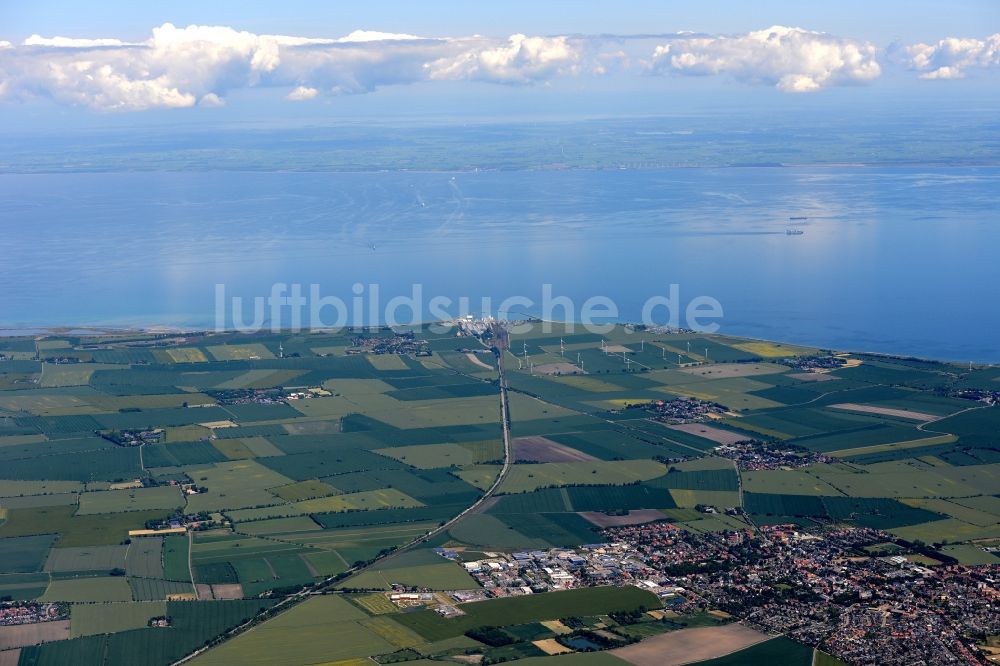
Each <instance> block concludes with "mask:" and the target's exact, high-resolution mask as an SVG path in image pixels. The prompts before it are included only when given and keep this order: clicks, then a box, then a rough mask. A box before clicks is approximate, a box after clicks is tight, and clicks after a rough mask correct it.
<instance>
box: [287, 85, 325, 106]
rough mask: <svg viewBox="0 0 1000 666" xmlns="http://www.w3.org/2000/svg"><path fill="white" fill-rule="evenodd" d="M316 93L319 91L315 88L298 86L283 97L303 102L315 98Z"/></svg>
mask: <svg viewBox="0 0 1000 666" xmlns="http://www.w3.org/2000/svg"><path fill="white" fill-rule="evenodd" d="M317 95H319V91H318V90H316V89H315V88H309V87H307V86H299V87H298V88H296V89H295V90H293V91H292V92H290V93H288V96H287V97H286V98H285V99H289V100H291V101H293V102H305V101H306V100H310V99H315V98H316V96H317Z"/></svg>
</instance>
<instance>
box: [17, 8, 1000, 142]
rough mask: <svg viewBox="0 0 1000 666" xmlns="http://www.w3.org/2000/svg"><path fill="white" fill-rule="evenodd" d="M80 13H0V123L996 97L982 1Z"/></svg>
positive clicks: (999, 78)
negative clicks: (108, 118) (109, 118)
mask: <svg viewBox="0 0 1000 666" xmlns="http://www.w3.org/2000/svg"><path fill="white" fill-rule="evenodd" d="M94 7H95V6H94V5H93V4H89V3H79V2H71V1H69V0H58V1H47V2H46V1H40V2H35V3H3V4H2V5H0V121H4V122H6V123H7V124H8V125H9V126H12V127H18V126H32V125H44V124H45V123H61V122H68V123H70V124H72V123H74V122H76V123H78V122H91V121H95V119H101V118H105V117H106V116H107V115H109V114H110V115H113V116H116V117H119V118H120V117H122V116H129V117H131V118H132V120H129V121H123V120H116V121H114V122H137V118H138V117H140V116H142V117H144V122H148V121H149V120H151V119H154V118H161V117H162V118H170V117H173V118H174V119H175V120H178V121H181V122H187V121H189V120H197V119H205V118H212V119H230V120H233V119H276V118H277V119H281V118H290V119H295V118H316V117H326V116H330V115H333V116H342V117H368V116H395V115H406V114H423V113H426V114H431V115H448V114H449V113H458V114H462V113H468V114H474V115H490V114H491V113H493V114H497V115H509V114H520V115H532V114H541V115H558V114H560V113H563V114H582V115H587V114H593V115H601V114H617V113H627V112H632V113H670V112H673V111H680V110H683V109H690V108H695V107H702V108H703V107H706V106H708V107H711V106H713V105H726V106H735V107H738V106H740V105H748V106H768V105H773V106H776V107H781V108H795V107H803V108H811V107H820V106H822V105H824V104H825V105H849V106H854V107H857V106H858V105H861V106H873V105H874V106H878V105H880V104H885V103H898V104H903V103H904V102H905V104H907V105H910V106H913V107H919V106H920V105H921V104H926V105H928V107H936V106H939V105H941V104H942V103H945V102H949V101H950V102H953V103H955V104H964V103H968V102H969V101H972V102H975V101H981V102H983V103H987V102H988V103H994V102H995V101H996V100H997V97H998V95H997V90H998V88H1000V86H998V85H997V84H998V83H1000V74H998V72H1000V3H998V2H995V1H992V0H966V1H964V2H961V1H958V2H949V3H947V4H945V3H941V2H931V1H929V0H910V1H908V2H873V1H871V0H867V1H865V2H861V1H858V0H841V1H839V2H823V3H819V2H803V1H801V0H800V1H798V2H792V1H786V2H746V1H742V2H735V1H716V2H698V3H695V2H652V1H648V0H646V1H627V0H625V1H619V2H614V3H609V2H579V1H576V2H567V1H556V2H538V1H537V0H536V1H535V2H525V1H522V0H512V1H508V2H504V3H470V2H413V1H402V0H395V1H385V2H379V1H376V0H372V1H369V2H328V3H318V2H306V1H303V0H285V1H283V2H280V3H276V2H267V3H263V2H246V1H243V2H236V1H233V0H216V1H214V2H204V0H202V1H200V2H194V1H191V0H180V1H172V2H168V3H145V2H134V1H133V2H125V1H121V0H109V1H106V2H103V3H101V4H100V5H99V7H100V10H99V11H95V9H94ZM194 26H202V27H201V28H197V27H194ZM787 28H801V29H802V30H788V29H787ZM358 31H362V32H358ZM690 33H696V34H690ZM57 37H59V38H67V39H61V40H60V39H55V38H57ZM810 98H812V99H810ZM171 114H173V116H171ZM96 122H107V120H96Z"/></svg>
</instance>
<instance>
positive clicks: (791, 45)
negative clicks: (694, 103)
mask: <svg viewBox="0 0 1000 666" xmlns="http://www.w3.org/2000/svg"><path fill="white" fill-rule="evenodd" d="M876 54H877V49H876V48H875V45H874V44H871V43H869V42H858V41H854V40H850V39H841V38H838V37H834V36H832V35H828V34H826V33H822V32H813V31H810V30H803V29H801V28H787V27H785V26H780V25H776V26H772V27H771V28H768V29H766V30H758V31H754V32H749V33H747V34H745V35H736V36H720V37H693V38H689V39H678V40H675V41H673V42H671V43H669V44H665V45H662V46H657V47H656V51H655V52H654V53H653V69H654V70H655V71H657V72H667V71H670V72H675V73H680V74H690V75H698V76H708V75H715V74H729V75H731V76H732V77H733V78H735V79H737V80H739V81H743V82H746V83H753V84H760V83H763V84H767V85H773V86H775V87H776V88H778V89H779V90H781V91H784V92H812V91H815V90H819V89H820V88H823V87H825V86H827V85H843V84H855V83H866V82H868V81H872V80H874V79H876V78H878V76H879V75H880V74H881V73H882V69H881V67H880V66H879V63H878V61H877V60H876Z"/></svg>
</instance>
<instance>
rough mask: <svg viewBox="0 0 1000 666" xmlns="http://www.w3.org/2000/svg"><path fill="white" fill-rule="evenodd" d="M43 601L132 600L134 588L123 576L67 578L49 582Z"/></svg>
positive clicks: (41, 598) (42, 597)
mask: <svg viewBox="0 0 1000 666" xmlns="http://www.w3.org/2000/svg"><path fill="white" fill-rule="evenodd" d="M40 600H41V601H79V602H93V601H131V600H132V588H130V587H129V585H128V581H126V580H125V578H124V577H121V576H103V577H99V578H67V579H64V580H53V581H52V582H51V583H49V586H48V588H47V589H46V590H45V594H43V595H42V596H41V597H40Z"/></svg>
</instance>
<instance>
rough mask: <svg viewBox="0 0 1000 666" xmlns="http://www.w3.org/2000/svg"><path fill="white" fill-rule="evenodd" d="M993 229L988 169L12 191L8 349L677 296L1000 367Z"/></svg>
mask: <svg viewBox="0 0 1000 666" xmlns="http://www.w3.org/2000/svg"><path fill="white" fill-rule="evenodd" d="M998 210H1000V169H998V168H986V167H984V168H974V167H961V168H956V167H930V166H928V167H906V168H903V167H899V168H895V167H836V168H834V167H801V168H798V167H795V168H718V169H666V170H621V171H569V170H567V171H522V172H487V171H484V172H476V173H471V172H459V173H443V172H427V173H418V172H372V173H295V172H278V173H242V172H204V173H167V172H156V173H117V172H116V173H67V174H39V175H17V174H6V175H0V231H2V237H0V247H2V248H3V249H2V251H0V284H2V290H0V328H11V327H40V326H61V325H71V326H84V325H86V326H91V325H100V324H105V325H107V324H111V325H144V326H150V325H179V326H188V327H199V328H200V327H212V326H214V324H215V322H216V313H215V298H216V286H215V285H217V284H224V285H225V289H226V293H227V295H229V296H232V295H238V296H243V297H245V298H252V297H254V296H266V295H268V294H269V293H270V290H271V285H272V284H273V283H275V282H284V283H289V284H291V283H299V284H303V285H309V284H318V285H320V288H321V292H322V293H323V294H324V295H327V294H332V295H337V296H338V297H340V298H341V299H342V300H344V301H345V302H349V299H350V298H351V297H352V296H353V295H354V293H353V292H352V285H354V284H355V283H360V284H361V285H364V286H365V294H366V295H370V285H372V284H378V285H379V287H378V288H379V292H380V297H381V300H382V302H385V301H387V300H388V299H390V298H391V297H392V296H394V295H401V294H410V293H411V285H412V284H414V283H419V284H421V285H422V289H423V295H424V300H427V299H429V298H430V297H431V296H434V295H442V296H448V297H450V298H453V299H457V298H458V297H461V296H467V297H469V298H470V299H472V303H473V305H472V308H471V309H472V310H473V311H478V310H479V307H478V305H477V304H478V303H479V299H480V298H481V297H482V296H490V297H492V298H493V299H494V300H493V304H494V307H496V305H497V304H498V303H499V302H500V300H502V299H503V298H505V297H507V296H511V295H522V296H526V297H528V298H531V299H533V300H534V301H536V302H538V301H540V300H541V295H542V285H543V284H546V283H548V284H551V285H552V291H553V293H554V294H555V295H562V296H567V297H569V298H570V299H572V300H573V301H574V303H576V304H577V307H579V304H582V303H583V301H584V300H586V299H587V298H589V297H591V296H595V295H603V296H607V297H609V298H610V299H612V300H613V301H614V302H615V303H616V304H617V306H618V309H619V317H620V318H621V319H623V320H638V319H639V317H640V313H641V310H642V306H643V303H644V302H645V301H646V300H647V299H648V298H650V297H652V296H656V295H666V294H667V290H668V286H669V285H670V284H677V285H679V289H680V296H681V302H682V303H687V302H689V301H690V300H691V299H692V298H694V297H696V296H710V297H713V298H715V299H717V300H718V301H719V302H720V303H721V304H722V306H723V310H724V316H723V318H722V319H721V321H720V323H721V327H722V328H721V331H722V332H725V333H731V334H734V335H746V336H753V337H761V338H768V339H775V340H784V341H790V342H801V343H809V344H814V345H822V346H827V347H833V348H842V349H853V350H872V351H880V352H887V353H896V354H909V355H918V356H925V357H933V358H941V359H954V360H963V361H965V360H975V361H991V362H997V361H1000V342H998V340H1000V337H998V331H1000V260H998V256H997V255H998V250H1000V214H998V212H997V211H998ZM793 217H794V218H807V219H804V220H790V218H793ZM790 227H791V228H796V229H800V230H802V231H803V233H802V234H800V235H788V234H787V233H786V229H788V228H790ZM521 310H523V311H527V312H533V313H534V314H539V313H540V312H539V308H538V307H532V306H525V307H522V308H521ZM559 312H560V311H559V310H557V311H556V314H559ZM370 316H371V315H370V314H368V313H366V317H370ZM284 323H288V322H284ZM682 323H683V322H682Z"/></svg>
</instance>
